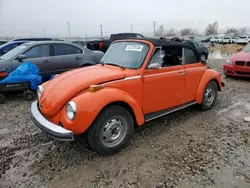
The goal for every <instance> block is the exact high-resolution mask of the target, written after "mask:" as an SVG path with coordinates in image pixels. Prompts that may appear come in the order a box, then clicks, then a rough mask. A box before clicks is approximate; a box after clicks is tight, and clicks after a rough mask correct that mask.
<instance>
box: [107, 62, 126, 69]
mask: <svg viewBox="0 0 250 188" xmlns="http://www.w3.org/2000/svg"><path fill="white" fill-rule="evenodd" d="M104 65H113V66H116V67H120V68H122V69H125V68H124V67H123V66H121V65H117V64H115V63H104Z"/></svg>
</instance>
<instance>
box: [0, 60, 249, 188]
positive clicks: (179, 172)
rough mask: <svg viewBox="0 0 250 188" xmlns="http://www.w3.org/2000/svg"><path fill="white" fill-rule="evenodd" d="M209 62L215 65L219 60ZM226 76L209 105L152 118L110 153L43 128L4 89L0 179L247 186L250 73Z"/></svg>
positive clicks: (71, 187) (21, 183) (16, 183)
mask: <svg viewBox="0 0 250 188" xmlns="http://www.w3.org/2000/svg"><path fill="white" fill-rule="evenodd" d="M209 63H210V64H211V66H212V67H213V68H215V69H217V70H219V71H221V65H222V63H223V62H222V61H220V60H209ZM225 81H226V88H225V89H224V91H223V92H221V93H220V96H219V98H218V102H217V104H216V106H215V107H214V108H213V109H212V110H210V111H206V112H201V111H199V110H198V109H197V108H196V107H191V108H188V109H185V110H182V111H179V112H176V113H173V114H171V115H168V116H166V117H163V118H160V119H157V120H154V121H151V122H149V123H147V124H145V125H144V126H143V127H142V128H138V129H137V130H136V134H135V135H134V137H133V139H132V143H131V144H130V145H129V146H128V147H127V148H126V149H125V150H123V151H121V152H120V153H118V154H116V155H113V156H108V157H101V156H99V155H97V154H95V153H93V152H91V151H89V150H88V149H87V147H86V146H85V145H84V144H82V143H81V142H79V141H74V142H59V141H55V140H53V139H51V138H49V137H47V136H45V135H44V134H43V133H42V132H41V131H40V130H39V129H38V128H36V127H35V126H34V124H33V123H32V121H31V119H30V112H29V109H30V108H29V107H30V104H31V103H30V102H26V101H23V100H22V99H20V97H19V96H16V95H14V96H10V98H9V100H8V101H7V103H6V104H4V105H0V187H18V188H19V187H25V188H28V187H58V188H59V187H60V188H64V187H65V188H78V187H79V188H80V187H131V188H133V187H146V188H147V187H149V188H151V187H158V188H165V187H168V188H169V187H181V188H182V187H183V188H186V187H225V188H230V187H232V188H233V187H234V188H235V187H242V188H244V187H247V188H249V187H250V124H249V123H247V122H244V121H243V118H244V117H246V116H250V95H249V92H250V80H246V79H236V78H225Z"/></svg>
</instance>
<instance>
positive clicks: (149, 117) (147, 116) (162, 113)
mask: <svg viewBox="0 0 250 188" xmlns="http://www.w3.org/2000/svg"><path fill="white" fill-rule="evenodd" d="M194 104H197V102H196V101H191V102H188V103H185V104H182V105H180V106H177V107H173V108H168V109H165V110H160V111H157V112H152V113H149V114H145V115H144V119H145V121H146V122H147V121H150V120H153V119H156V118H159V117H162V116H165V115H167V114H170V113H172V112H176V111H178V110H181V109H184V108H187V107H189V106H192V105H194Z"/></svg>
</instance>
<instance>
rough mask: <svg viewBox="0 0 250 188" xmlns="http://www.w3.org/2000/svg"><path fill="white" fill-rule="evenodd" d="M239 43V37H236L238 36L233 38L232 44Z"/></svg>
mask: <svg viewBox="0 0 250 188" xmlns="http://www.w3.org/2000/svg"><path fill="white" fill-rule="evenodd" d="M237 41H238V37H236V36H233V37H231V43H232V44H236V43H237Z"/></svg>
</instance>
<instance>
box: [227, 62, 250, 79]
mask: <svg viewBox="0 0 250 188" xmlns="http://www.w3.org/2000/svg"><path fill="white" fill-rule="evenodd" d="M223 73H224V74H225V75H228V76H238V77H248V78H250V69H249V68H243V67H241V68H235V67H234V66H233V65H228V64H224V65H223Z"/></svg>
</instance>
